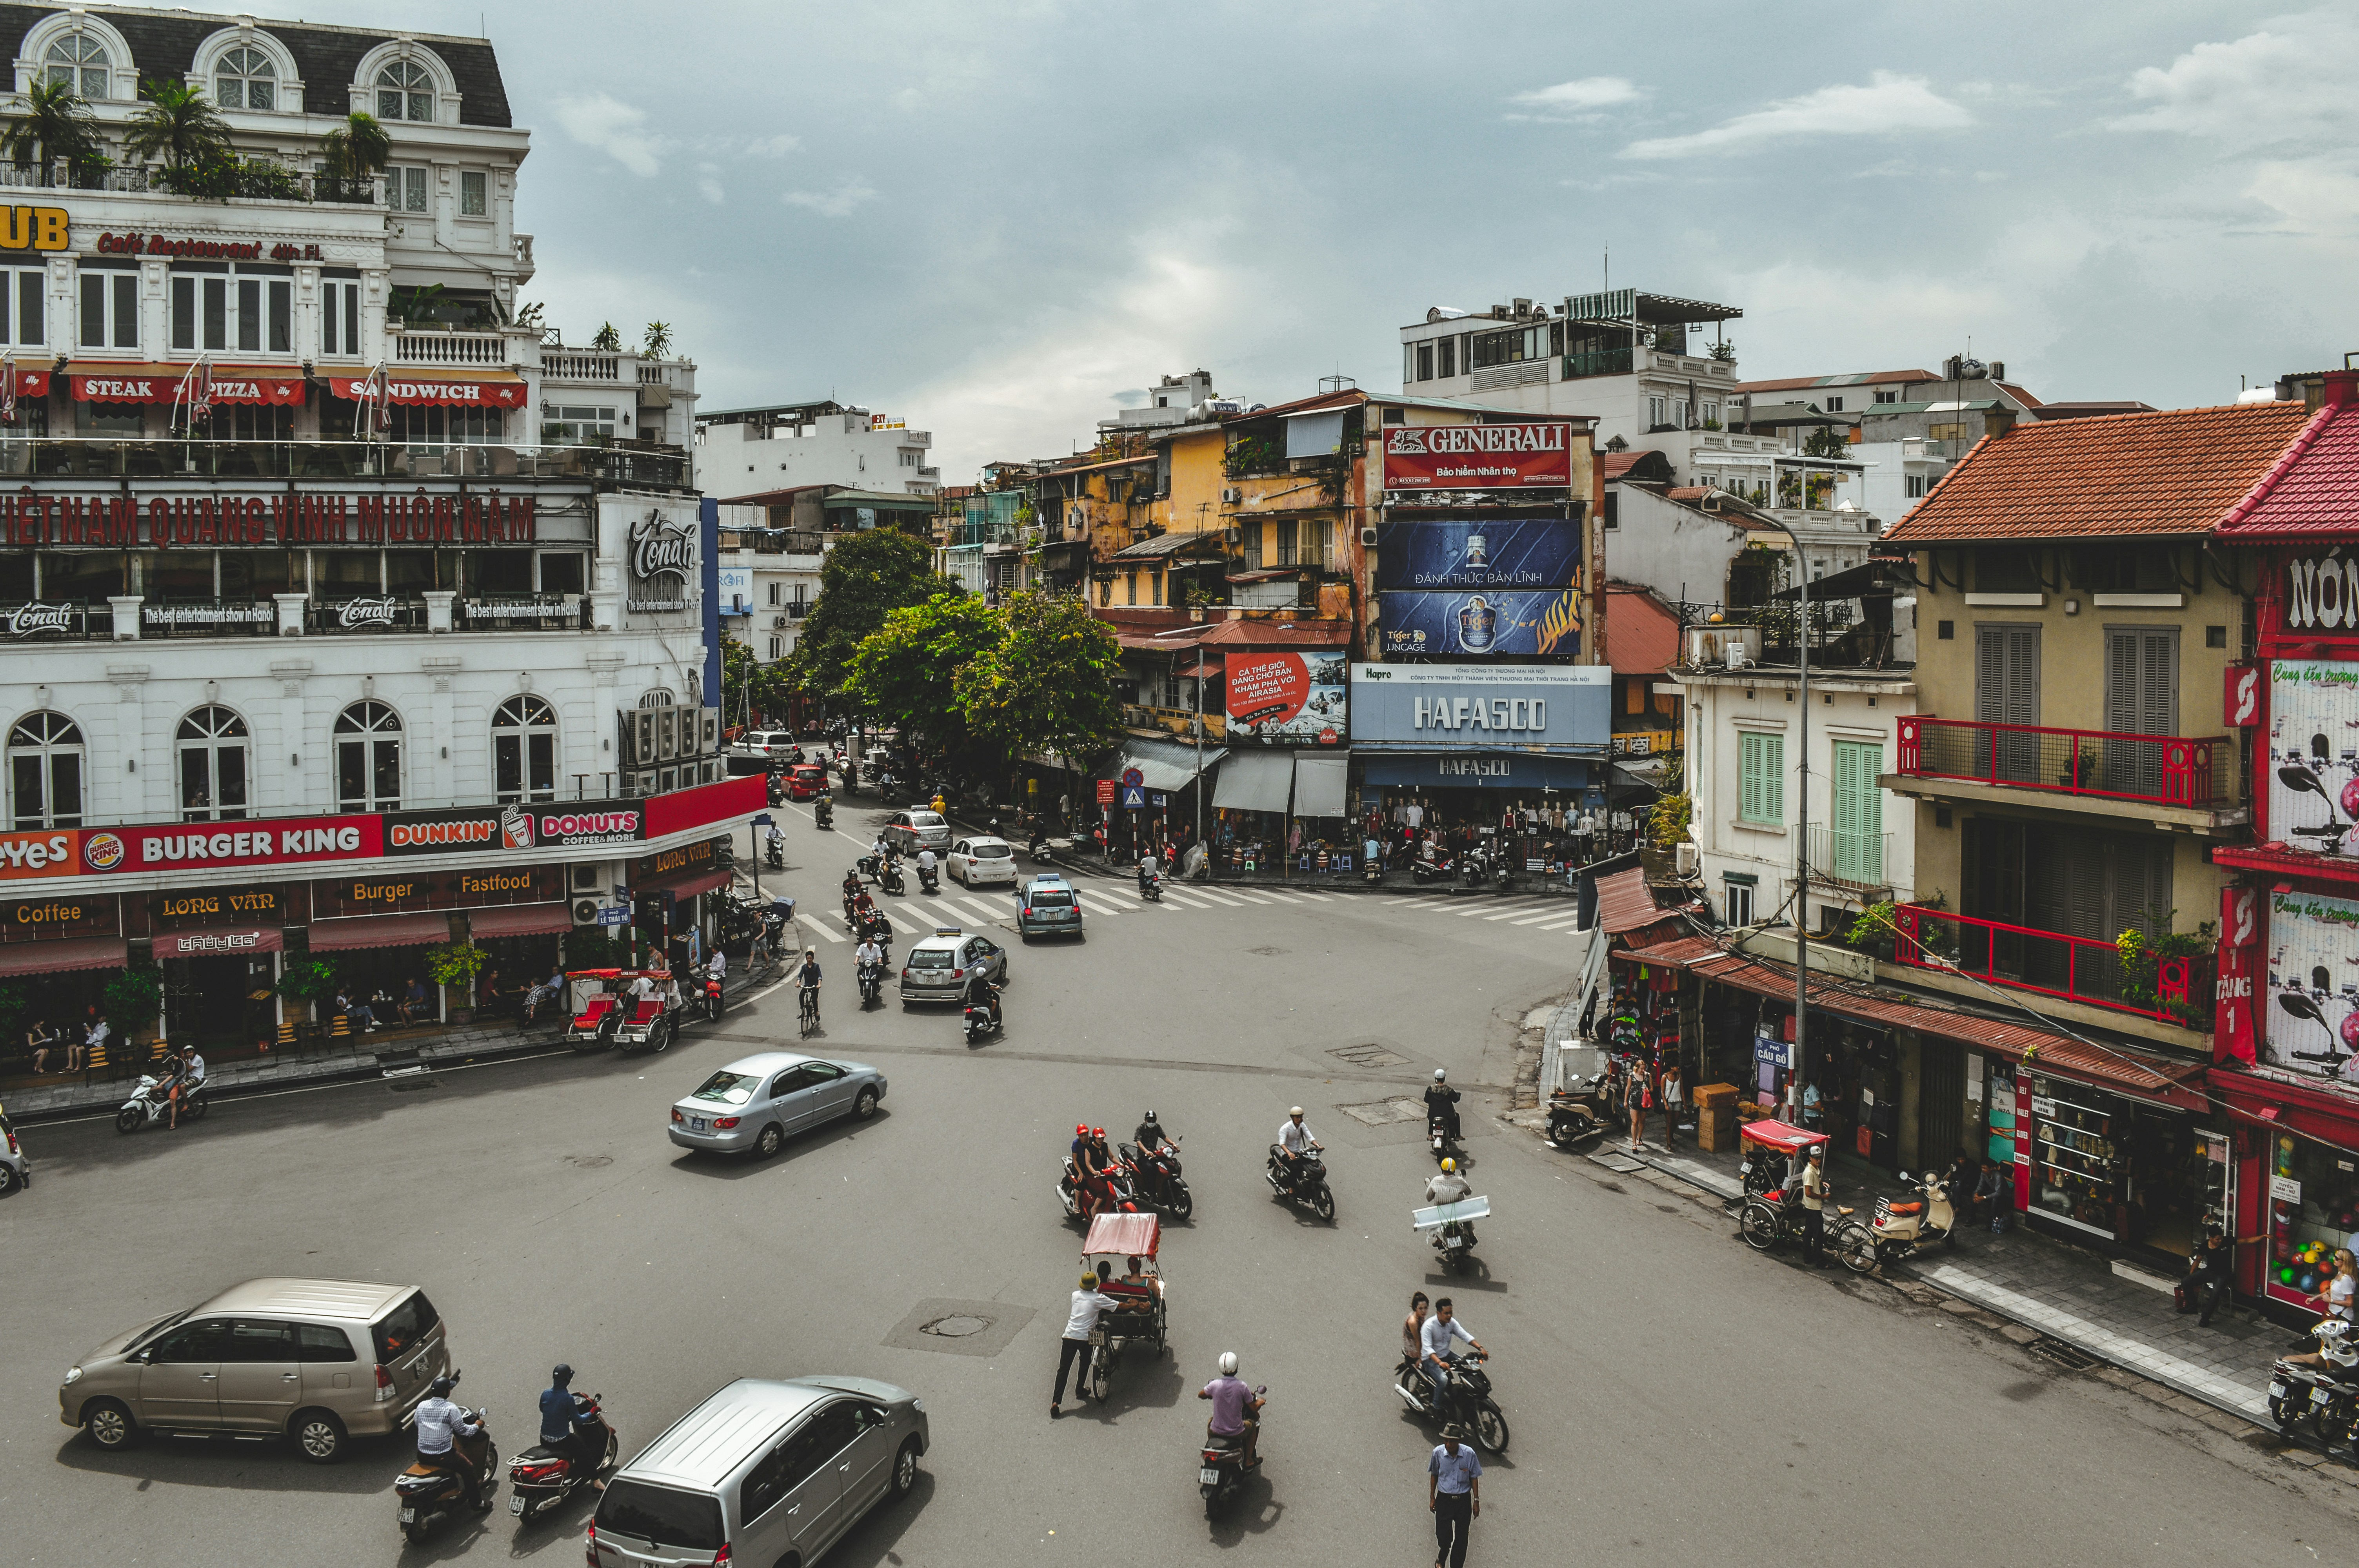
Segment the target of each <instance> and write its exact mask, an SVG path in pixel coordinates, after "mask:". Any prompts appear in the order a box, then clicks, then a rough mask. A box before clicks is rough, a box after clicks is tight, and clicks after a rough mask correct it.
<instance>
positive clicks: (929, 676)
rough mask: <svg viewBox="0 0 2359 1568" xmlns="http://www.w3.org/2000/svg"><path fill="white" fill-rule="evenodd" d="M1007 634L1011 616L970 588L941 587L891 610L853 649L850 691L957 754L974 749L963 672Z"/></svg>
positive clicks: (937, 747) (881, 714)
mask: <svg viewBox="0 0 2359 1568" xmlns="http://www.w3.org/2000/svg"><path fill="white" fill-rule="evenodd" d="M1006 637H1007V617H1006V613H1005V612H1004V611H998V610H994V609H992V608H990V607H989V606H987V605H985V604H984V602H983V601H982V600H978V599H976V598H975V597H974V596H973V595H972V594H965V593H938V594H936V595H934V597H933V598H931V599H929V600H926V601H925V602H924V603H923V604H912V605H907V606H904V607H903V608H901V609H899V610H893V611H886V616H885V624H884V625H883V626H882V627H880V628H878V629H877V630H876V631H875V633H872V634H870V635H869V636H867V637H864V638H862V639H861V642H860V646H859V647H858V648H857V649H855V650H854V651H853V657H852V667H851V669H850V670H849V671H848V672H847V673H846V676H845V678H844V695H845V696H847V697H850V698H851V699H852V700H853V702H854V703H856V704H858V705H859V706H860V707H861V708H863V709H864V711H866V712H869V713H872V714H875V716H876V717H877V718H878V719H882V720H885V721H886V722H888V723H892V724H897V725H898V726H900V727H901V729H902V731H903V732H904V733H905V734H907V733H914V734H916V735H917V736H919V737H920V738H922V739H923V741H925V743H926V745H927V746H928V748H929V749H930V750H932V751H936V752H942V753H944V754H946V755H951V756H966V755H970V754H971V753H972V752H973V744H972V737H971V736H970V735H969V733H968V729H967V719H966V715H965V712H964V711H963V710H962V708H961V707H960V704H959V700H958V695H957V682H958V678H959V676H961V675H962V673H964V672H965V670H966V669H967V668H968V666H969V665H973V664H974V663H975V662H976V661H977V660H978V659H981V658H984V657H985V656H986V655H988V654H991V653H993V652H994V651H995V650H996V649H997V648H998V647H999V645H1000V643H1003V642H1005V641H1006Z"/></svg>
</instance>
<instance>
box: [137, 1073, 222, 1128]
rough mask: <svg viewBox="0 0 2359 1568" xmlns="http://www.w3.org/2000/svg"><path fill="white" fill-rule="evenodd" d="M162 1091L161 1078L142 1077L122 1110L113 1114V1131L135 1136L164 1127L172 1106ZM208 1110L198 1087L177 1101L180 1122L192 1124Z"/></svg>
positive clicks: (169, 1116)
mask: <svg viewBox="0 0 2359 1568" xmlns="http://www.w3.org/2000/svg"><path fill="white" fill-rule="evenodd" d="M163 1089H164V1081H163V1080H162V1079H161V1078H158V1077H157V1076H155V1075H154V1074H152V1073H150V1074H146V1075H143V1076H141V1077H140V1079H139V1082H138V1083H137V1084H136V1085H135V1086H133V1087H132V1090H131V1098H129V1099H127V1100H125V1101H124V1102H123V1108H122V1109H121V1110H118V1111H116V1112H115V1113H114V1130H115V1131H117V1132H136V1131H138V1130H140V1129H141V1128H143V1127H153V1126H154V1125H155V1124H156V1123H158V1122H159V1121H161V1122H165V1123H167V1124H168V1123H169V1122H170V1121H171V1119H172V1102H171V1099H170V1098H168V1096H166V1095H165V1094H164V1092H163ZM210 1108H211V1105H210V1102H208V1101H207V1099H206V1098H205V1091H204V1090H203V1089H202V1088H201V1087H200V1088H197V1089H195V1090H192V1091H190V1093H189V1095H188V1096H187V1097H186V1098H183V1099H182V1100H181V1101H180V1119H181V1120H183V1121H195V1120H197V1119H200V1118H201V1117H202V1116H203V1115H204V1114H205V1112H206V1111H207V1110H208V1109H210Z"/></svg>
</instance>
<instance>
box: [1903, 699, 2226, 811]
mask: <svg viewBox="0 0 2359 1568" xmlns="http://www.w3.org/2000/svg"><path fill="white" fill-rule="evenodd" d="M1899 752H1900V754H1899V759H1898V766H1897V769H1896V771H1897V772H1898V773H1902V774H1904V775H1906V776H1908V777H1910V778H1921V779H1962V780H1966V781H1969V782H1971V783H1974V784H1999V785H2004V786H2006V787H2007V788H2010V789H2028V790H2041V791H2045V792H2047V793H2049V794H2053V795H2094V796H2098V797H2100V798H2103V799H2106V800H2134V801H2145V802H2147V803H2148V804H2150V805H2155V806H2190V807H2198V808H2201V807H2205V806H2216V805H2221V804H2223V798H2222V796H2221V795H2219V794H2218V793H2217V789H2218V785H2219V784H2221V783H2223V782H2224V780H2225V777H2226V775H2225V774H2223V773H2219V772H2215V770H2214V769H2213V766H2212V762H2213V759H2214V757H2215V756H2217V757H2219V758H2221V759H2222V760H2223V761H2233V759H2234V755H2235V753H2234V751H2233V749H2230V748H2229V745H2228V742H2227V741H2226V740H2224V739H2218V738H2215V739H2212V740H2203V741H2191V740H2189V739H2187V738H2186V737H2184V736H2179V735H2124V734H2118V733H2115V732H2113V731H2110V730H2050V729H2042V728H2039V727H2038V726H2034V725H2027V724H1982V723H1974V722H1971V721H1968V720H1965V719H1928V718H1924V717H1921V716H1911V717H1908V718H1905V719H1901V720H1900V747H1899Z"/></svg>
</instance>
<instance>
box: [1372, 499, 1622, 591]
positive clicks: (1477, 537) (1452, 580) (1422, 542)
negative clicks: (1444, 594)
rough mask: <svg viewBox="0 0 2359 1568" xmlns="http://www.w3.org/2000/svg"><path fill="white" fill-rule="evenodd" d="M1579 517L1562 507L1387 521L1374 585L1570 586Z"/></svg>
mask: <svg viewBox="0 0 2359 1568" xmlns="http://www.w3.org/2000/svg"><path fill="white" fill-rule="evenodd" d="M1581 552H1582V528H1581V524H1579V523H1577V522H1574V521H1572V520H1571V519H1570V518H1567V517H1565V516H1563V515H1562V514H1538V515H1529V516H1522V517H1482V518H1458V519H1451V520H1449V521H1446V522H1433V523H1383V524H1378V525H1377V527H1376V587H1377V589H1380V590H1381V589H1429V590H1430V589H1508V588H1521V589H1533V588H1565V587H1569V586H1574V585H1577V584H1579V583H1580V581H1581Z"/></svg>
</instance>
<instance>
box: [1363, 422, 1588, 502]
mask: <svg viewBox="0 0 2359 1568" xmlns="http://www.w3.org/2000/svg"><path fill="white" fill-rule="evenodd" d="M1571 483H1572V426H1571V424H1569V423H1558V422H1553V421H1551V422H1549V423H1546V424H1542V423H1539V422H1537V421H1535V422H1532V423H1528V424H1514V425H1387V426H1386V427H1385V488H1386V490H1516V489H1545V488H1549V487H1554V488H1558V489H1562V488H1565V487H1568V486H1570V485H1571Z"/></svg>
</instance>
